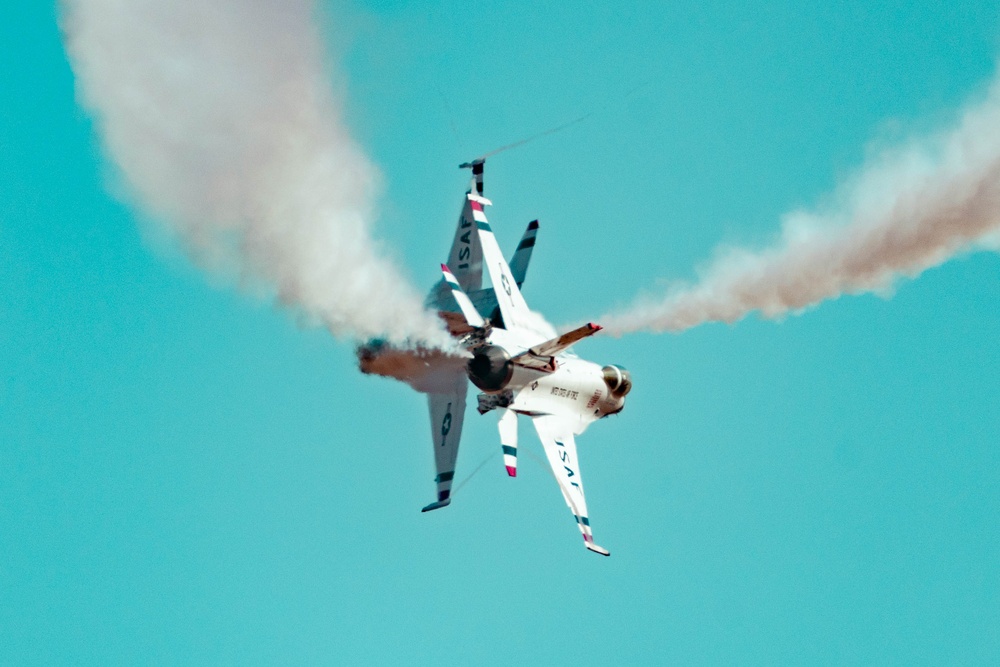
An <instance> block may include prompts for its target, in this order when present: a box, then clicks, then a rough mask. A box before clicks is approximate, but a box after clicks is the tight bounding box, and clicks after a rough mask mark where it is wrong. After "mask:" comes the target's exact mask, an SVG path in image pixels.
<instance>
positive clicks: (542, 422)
mask: <svg viewBox="0 0 1000 667" xmlns="http://www.w3.org/2000/svg"><path fill="white" fill-rule="evenodd" d="M531 422H532V423H533V424H534V425H535V430H536V431H538V438H539V439H540V440H541V441H542V447H543V448H544V449H545V456H546V458H547V459H548V460H549V465H550V466H551V467H552V474H553V476H554V477H555V478H556V482H558V483H559V490H560V491H562V494H563V499H564V500H565V501H566V504H567V505H568V506H569V509H570V511H571V512H573V516H574V517H576V523H577V526H578V527H579V528H580V532H581V533H583V542H584V545H585V546H586V547H587V548H588V549H590V550H591V551H593V552H594V553H598V554H601V555H602V556H610V555H611V552H610V551H608V550H607V549H605V548H604V547H599V546H597V545H596V544H594V535H593V533H592V531H591V529H590V518H589V516H588V515H587V500H586V498H584V495H583V480H582V478H581V476H580V461H579V459H577V456H576V440H575V439H574V438H573V429H572V427H571V425H570V424H569V423H568V422H567V420H565V419H562V418H560V417H558V416H556V415H541V416H538V417H533V418H532V420H531Z"/></svg>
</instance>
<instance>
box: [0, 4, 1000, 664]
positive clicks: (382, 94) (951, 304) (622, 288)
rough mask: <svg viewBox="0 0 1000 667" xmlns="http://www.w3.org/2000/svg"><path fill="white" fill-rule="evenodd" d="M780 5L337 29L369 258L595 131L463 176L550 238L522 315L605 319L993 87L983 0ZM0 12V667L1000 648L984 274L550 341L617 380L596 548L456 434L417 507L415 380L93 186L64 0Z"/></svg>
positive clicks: (545, 486) (586, 444) (548, 151)
mask: <svg viewBox="0 0 1000 667" xmlns="http://www.w3.org/2000/svg"><path fill="white" fill-rule="evenodd" d="M802 4H803V3H792V2H772V3H766V4H765V3H761V4H757V5H746V6H739V7H733V6H732V5H733V3H722V2H703V1H702V2H677V3H637V4H634V5H630V6H613V7H612V6H608V7H605V6H602V5H597V4H594V5H589V4H587V3H555V2H554V3H536V4H533V5H530V6H525V5H523V4H522V3H502V2H481V3H468V2H458V1H457V0H456V1H454V2H421V3H412V4H410V3H402V2H385V3H357V4H353V5H351V6H350V7H348V8H342V7H331V10H330V18H329V20H328V25H326V26H325V30H326V32H327V34H328V39H329V44H330V50H331V53H333V54H336V56H337V58H338V59H339V60H341V61H342V73H343V74H344V75H345V79H346V89H347V91H348V96H349V97H348V103H347V105H348V109H347V115H348V119H349V124H350V126H351V127H352V129H353V131H354V134H355V136H356V138H357V139H358V141H359V142H360V143H361V144H362V145H363V146H364V147H365V148H366V150H367V151H368V153H369V155H371V157H372V158H373V160H374V161H375V162H376V163H377V164H378V165H379V166H380V168H381V169H382V172H383V176H384V195H383V197H382V199H381V204H380V206H381V215H380V219H379V224H378V236H379V238H380V239H382V240H383V241H384V242H385V245H386V247H387V248H389V249H391V251H392V253H393V254H394V255H395V256H397V257H398V258H399V260H400V261H401V263H402V264H403V265H404V266H405V267H406V271H407V273H408V274H409V275H410V276H411V277H412V280H413V281H414V283H415V284H417V285H420V286H421V287H423V286H429V285H430V284H431V283H432V282H434V281H435V280H436V279H437V277H438V273H437V270H438V265H439V263H440V262H441V261H443V260H444V259H445V254H446V251H447V246H448V243H449V242H450V237H451V234H452V232H453V228H454V221H455V219H456V216H457V214H458V210H459V205H460V198H461V195H462V193H463V192H464V188H465V185H466V178H467V174H465V173H463V172H459V170H457V169H456V168H455V167H456V165H457V164H458V163H459V162H461V161H463V160H466V159H469V158H471V157H474V156H475V155H477V154H480V153H483V152H485V151H487V150H489V149H492V148H495V147H497V146H500V145H503V144H506V143H509V142H511V141H514V140H516V139H519V138H522V137H524V136H527V135H531V134H533V133H535V132H538V131H541V130H544V129H546V128H547V127H550V126H553V125H557V124H559V123H562V122H565V121H568V120H571V119H573V118H576V117H578V116H580V115H583V114H585V113H591V112H592V113H593V115H592V116H591V117H590V118H589V119H588V120H587V121H585V122H583V123H580V124H577V125H575V126H573V127H572V128H569V129H566V130H564V131H563V132H561V133H558V134H555V135H552V136H549V137H545V138H542V139H538V140H537V141H535V142H533V143H531V144H529V145H527V146H524V147H523V148H519V149H517V150H514V151H510V152H508V153H505V154H503V155H501V156H498V157H497V158H495V159H493V160H491V161H490V162H489V163H488V165H487V174H486V194H487V196H489V197H490V198H491V199H492V200H493V201H494V204H495V205H494V207H493V209H492V210H491V212H490V214H491V222H492V223H493V228H494V229H495V230H497V234H498V237H499V239H500V242H501V245H502V246H503V247H504V248H505V249H507V250H508V251H509V250H510V249H511V248H512V247H513V245H514V244H515V243H516V240H517V238H518V237H519V236H520V234H521V232H522V231H523V228H524V225H525V224H526V223H527V222H528V221H529V220H531V219H532V218H535V217H537V218H539V219H540V220H541V230H540V234H539V240H538V245H537V246H536V248H535V255H534V258H533V260H532V266H531V269H530V270H529V274H528V282H527V283H526V286H525V290H524V291H525V296H526V298H527V299H528V302H529V303H530V304H531V305H532V306H533V307H534V308H537V309H539V310H541V311H542V312H543V313H545V314H546V315H547V316H548V318H549V319H550V320H552V321H554V322H566V321H571V320H577V319H579V318H590V317H597V316H599V315H600V314H601V313H603V312H606V311H607V310H609V309H611V308H613V307H615V306H617V305H622V304H624V303H627V302H628V301H629V300H630V298H631V297H632V296H633V295H634V294H635V293H636V292H638V291H640V290H642V289H647V288H651V287H654V286H655V285H657V284H658V283H657V281H658V280H661V279H665V278H682V279H684V278H692V277H693V276H694V271H695V268H696V267H697V266H699V265H700V264H702V263H703V262H704V261H705V260H707V259H708V258H709V257H711V255H712V250H713V248H714V247H715V246H716V245H717V244H719V243H721V242H726V243H740V244H747V245H749V246H751V247H760V246H762V245H763V244H766V243H767V242H768V240H769V239H770V238H772V236H773V235H774V234H775V233H776V231H777V230H778V226H779V220H780V216H781V214H782V213H783V212H786V211H788V210H791V209H793V208H795V207H800V206H810V205H812V204H815V203H816V202H817V201H819V200H821V199H822V197H823V196H824V195H825V194H827V193H829V192H830V191H831V190H832V189H833V188H834V187H835V186H836V185H837V184H838V183H840V182H842V181H843V180H844V179H845V178H846V177H847V176H849V175H850V174H851V172H852V171H853V170H854V169H855V168H856V167H858V166H859V165H860V164H862V163H863V161H864V158H865V156H866V155H867V154H869V153H870V152H871V151H872V150H873V148H872V147H873V146H878V145H882V144H885V143H886V142H891V141H892V140H893V139H894V138H897V137H899V136H906V135H907V134H909V133H910V132H911V131H918V130H920V129H925V128H929V127H936V126H939V125H941V124H943V123H947V122H948V120H949V118H951V117H952V115H953V114H954V112H955V111H956V110H957V109H958V108H960V106H961V105H962V103H963V101H964V100H966V99H969V98H970V96H975V95H976V94H977V93H979V92H981V91H982V90H983V89H984V87H985V86H986V85H987V83H988V82H989V81H990V79H991V78H992V76H993V74H994V70H995V66H996V56H997V54H998V53H1000V48H998V47H1000V9H998V8H997V6H996V5H995V3H991V2H986V1H981V2H979V1H959V2H952V3H940V2H930V1H924V0H920V1H915V0H908V1H906V2H903V1H896V2H882V3H870V2H860V1H858V2H841V3H826V4H824V3H819V4H821V5H823V6H819V7H812V6H808V7H802V6H801V5H802ZM4 9H5V11H4V19H5V20H4V21H2V22H0V25H2V27H0V84H2V85H0V628H2V632H0V663H3V664H39V665H41V664H45V665H48V664H73V665H83V664H95V665H107V664H211V665H215V664H241V665H242V664H364V663H389V662H393V663H399V664H428V663H435V664H463V665H467V664H516V663H528V664H532V663H535V664H579V663H580V662H581V661H587V662H592V663H601V662H606V663H613V664H622V663H623V664H647V663H652V664H684V665H692V664H708V665H714V664H739V665H744V664H759V665H771V664H822V665H828V664H845V665H871V664H899V665H914V664H928V665H940V664H996V663H997V662H1000V634H998V633H997V631H996V630H997V627H998V626H1000V578H998V576H997V573H998V572H1000V528H998V523H997V518H998V516H1000V444H998V443H1000V375H998V373H997V371H998V369H1000V347H998V341H1000V257H998V256H997V255H996V254H993V253H979V254H973V255H969V256H966V257H963V258H960V259H958V260H956V261H952V262H950V263H947V264H945V265H943V266H941V267H940V268H937V269H933V270H931V271H928V272H927V273H926V274H925V275H923V276H921V277H920V278H919V279H917V280H915V281H912V282H904V283H902V284H900V285H899V287H898V289H897V291H896V294H895V295H894V296H893V297H892V298H891V299H884V298H881V297H877V296H861V297H844V298H841V299H838V300H836V301H833V302H828V303H825V304H823V305H821V306H820V307H818V308H816V309H814V310H811V311H809V312H807V313H805V314H803V315H801V316H797V317H791V318H788V319H786V320H785V321H782V322H778V323H775V322H770V321H763V320H760V319H757V318H756V317H751V318H749V319H747V320H746V321H743V322H740V323H738V324H736V325H734V326H726V325H707V326H703V327H700V328H697V329H694V330H692V331H689V332H687V333H684V334H682V335H676V336H675V335H663V336H651V335H645V334H643V335H634V336H630V337H627V338H623V339H617V340H616V339H613V338H600V337H598V338H596V339H594V340H591V341H587V342H586V343H582V344H581V345H579V346H578V348H577V351H578V352H579V353H580V354H582V355H583V356H585V357H587V358H590V359H593V360H595V361H598V362H601V363H612V362H614V363H620V364H622V365H624V366H626V367H628V368H629V369H631V370H632V372H633V378H634V382H635V389H634V391H633V392H632V394H631V395H630V396H629V400H628V404H627V406H626V409H625V411H624V412H623V413H622V415H621V416H619V417H615V418H610V419H607V420H604V421H603V422H600V423H598V424H595V425H594V426H593V427H592V428H591V429H590V430H589V431H588V432H587V433H586V434H585V435H584V436H582V437H581V438H580V440H579V446H580V456H581V459H582V467H583V471H584V472H583V475H584V477H585V479H586V484H587V497H588V503H589V505H590V516H591V520H592V522H593V526H594V532H595V536H596V537H597V541H598V543H600V544H602V545H604V546H606V547H608V548H609V549H610V550H611V551H612V553H613V555H612V557H611V558H610V559H603V558H597V557H596V556H594V555H592V554H590V553H588V552H587V551H586V550H584V549H583V548H582V547H581V544H580V539H579V536H578V533H577V531H576V528H575V526H574V525H573V522H572V519H571V517H570V516H569V513H568V512H567V511H566V508H565V505H564V504H563V502H562V499H561V498H560V497H559V493H558V491H557V489H556V486H555V484H554V483H553V482H552V480H551V478H550V477H549V474H548V472H547V471H546V470H545V469H543V468H542V467H541V465H540V464H538V463H537V462H536V461H535V460H534V459H532V458H530V457H528V456H525V460H524V461H523V463H522V466H521V470H522V472H521V474H520V476H519V477H518V478H517V479H515V480H510V479H508V478H507V476H506V474H505V473H504V470H503V464H502V460H501V457H500V446H499V441H498V436H497V435H496V425H495V420H494V419H493V418H492V417H490V416H487V417H482V418H480V417H479V416H478V415H476V414H475V413H474V412H473V411H471V410H470V412H469V413H468V414H467V417H466V424H465V434H464V438H463V445H462V451H461V452H460V456H459V471H458V473H457V475H456V479H458V480H465V479H466V478H467V477H468V475H469V473H471V472H472V471H473V469H475V468H476V466H478V465H479V464H480V463H481V462H483V461H484V460H486V459H488V457H491V456H492V458H490V459H489V460H488V461H487V463H486V465H485V467H483V468H482V470H481V471H480V472H479V473H478V474H476V475H475V476H474V477H473V478H472V479H471V480H469V481H468V483H467V484H464V485H461V486H459V487H458V490H457V492H456V494H455V502H454V503H453V504H452V505H451V506H450V507H449V508H448V509H447V510H444V511H440V512H434V513H430V514H423V515H422V514H421V513H420V511H419V510H420V508H421V507H422V506H423V505H425V504H427V503H428V502H430V501H431V500H433V492H434V486H433V483H432V478H433V475H434V473H433V470H432V468H433V466H432V458H431V449H430V444H429V427H428V424H427V415H426V407H425V401H424V398H423V397H422V396H419V395H417V394H415V393H413V392H412V391H410V390H409V389H408V388H407V387H405V386H403V385H399V384H395V383H392V382H390V381H388V380H384V379H378V378H371V377H365V376H362V375H360V374H359V373H358V372H357V370H356V364H355V360H354V353H353V346H352V344H351V343H350V341H337V340H334V339H332V338H331V337H330V336H329V335H328V334H326V333H325V332H323V331H321V330H303V329H301V328H300V327H299V326H298V325H297V324H296V323H295V320H294V318H293V317H291V316H290V315H289V314H288V313H287V312H283V311H280V310H278V309H275V308H273V307H271V306H270V305H268V304H267V303H262V302H261V301H259V300H255V299H254V298H252V297H249V296H246V295H243V294H240V293H239V292H237V291H235V290H233V289H230V288H229V287H227V286H226V285H225V284H224V283H223V282H221V281H219V280H217V279H206V277H205V276H204V275H203V274H202V273H201V272H200V271H198V270H197V269H195V268H194V267H192V266H191V265H190V264H189V263H188V262H187V261H186V260H185V259H184V258H183V256H182V255H180V254H179V253H178V252H176V251H175V250H172V249H171V248H170V247H169V246H167V245H166V244H164V243H163V242H162V241H158V240H156V239H157V238H158V237H157V236H156V235H155V234H154V233H150V231H149V228H148V225H147V223H144V222H142V221H141V220H140V219H139V217H138V216H137V215H136V214H135V213H134V212H133V211H131V210H129V209H128V208H127V207H126V206H124V205H123V204H121V203H120V202H119V201H118V200H117V199H116V198H115V197H114V196H112V195H111V194H109V193H108V191H107V188H106V187H105V178H104V175H103V174H104V173H105V170H104V167H103V166H102V160H101V157H100V154H99V151H98V150H97V148H96V145H97V144H96V138H95V135H94V133H93V128H92V126H91V124H90V122H89V120H88V118H87V117H86V115H85V114H84V113H83V112H82V111H81V110H80V109H79V107H78V106H77V105H76V103H75V101H74V90H73V85H74V84H73V77H72V73H71V71H70V69H69V66H68V64H67V61H66V57H65V55H64V53H63V50H62V45H61V43H60V37H59V31H58V28H57V25H56V20H55V10H54V8H53V7H51V6H46V5H45V4H44V3H7V5H6V6H5V7H4ZM998 131H1000V128H998ZM331 289H334V287H333V286H331ZM521 426H522V429H521V438H522V442H523V446H524V448H525V449H527V450H528V451H529V452H532V453H534V454H535V455H536V456H540V455H541V447H540V445H538V443H537V442H536V441H535V439H534V437H533V434H532V433H530V431H529V428H528V427H527V426H526V425H524V424H522V425H521ZM459 484H462V482H459Z"/></svg>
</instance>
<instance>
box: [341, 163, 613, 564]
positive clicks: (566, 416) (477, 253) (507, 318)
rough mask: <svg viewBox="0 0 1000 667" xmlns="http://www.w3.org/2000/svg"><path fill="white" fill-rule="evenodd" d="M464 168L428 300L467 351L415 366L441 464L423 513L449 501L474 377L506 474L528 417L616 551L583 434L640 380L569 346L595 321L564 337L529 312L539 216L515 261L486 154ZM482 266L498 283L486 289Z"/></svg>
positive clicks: (572, 501)
mask: <svg viewBox="0 0 1000 667" xmlns="http://www.w3.org/2000/svg"><path fill="white" fill-rule="evenodd" d="M461 167H463V168H469V169H471V170H472V180H471V183H470V186H469V189H468V191H467V192H466V193H465V198H464V200H463V203H462V212H461V215H460V216H459V219H458V226H457V229H456V230H455V237H454V240H453V242H452V246H451V251H450V253H449V254H448V262H447V264H442V265H441V272H442V278H441V280H440V281H439V282H438V283H437V284H436V285H435V286H434V288H432V289H431V291H430V294H429V295H428V297H427V306H428V307H429V308H432V309H434V310H437V311H438V313H440V315H441V317H442V318H443V319H444V320H445V322H446V323H447V325H448V329H449V331H450V332H451V334H452V336H454V337H455V339H456V341H457V343H458V346H459V347H460V348H461V349H462V350H464V356H463V357H457V356H455V355H450V356H449V355H445V354H438V355H431V356H430V357H426V356H425V357H423V358H419V359H414V360H411V363H412V364H413V365H414V368H419V369H420V372H416V371H414V372H412V373H411V374H410V375H411V378H410V382H411V384H412V385H413V386H414V387H415V388H417V389H418V390H421V391H425V392H426V393H427V394H428V403H429V407H430V418H431V436H432V439H433V444H434V463H435V467H436V472H437V475H436V476H435V478H434V481H435V483H436V484H437V500H436V501H435V502H432V503H431V504H429V505H427V506H426V507H424V508H423V511H424V512H428V511H431V510H436V509H441V508H443V507H447V506H448V505H449V504H450V503H451V500H452V497H451V487H452V482H453V480H454V478H455V462H456V460H457V457H458V445H459V442H460V439H461V435H462V423H463V421H464V416H465V406H466V396H467V392H468V385H469V382H470V381H471V382H472V384H473V385H474V386H475V387H476V388H478V389H479V391H480V393H479V394H478V396H477V403H478V405H477V408H478V412H479V413H480V414H486V413H488V412H495V413H496V414H497V417H498V427H499V432H500V443H501V447H502V449H503V459H504V466H505V467H506V470H507V474H508V475H509V476H510V477H516V476H517V461H518V457H517V452H518V449H517V419H518V416H523V417H527V418H529V419H530V420H531V423H532V425H533V426H534V427H535V430H536V432H537V433H538V438H539V439H540V440H541V442H542V447H543V449H544V450H545V455H546V458H547V459H548V462H549V465H550V466H551V468H552V474H553V476H554V477H555V479H556V482H557V483H558V485H559V490H560V491H561V493H562V496H563V499H564V500H565V501H566V504H567V506H569V509H570V511H571V512H572V513H573V517H574V518H575V520H576V523H577V526H578V527H579V529H580V532H581V534H582V535H583V540H584V545H585V546H586V547H587V549H589V550H590V551H593V552H594V553H598V554H601V555H603V556H608V555H610V552H609V551H608V550H607V549H605V548H603V547H600V546H598V545H597V544H595V542H594V537H593V530H592V528H591V522H590V515H589V513H588V511H587V501H586V498H585V496H584V491H583V478H582V474H581V470H580V461H579V458H578V456H577V449H576V439H575V437H576V436H578V435H580V434H582V433H583V432H584V431H585V430H586V429H587V427H588V426H590V424H592V423H593V422H595V421H597V420H598V419H601V418H603V417H607V416H608V415H613V414H616V413H618V412H621V410H622V409H623V408H624V406H625V396H626V394H628V393H629V391H630V390H631V388H632V380H631V377H630V375H629V372H628V371H627V370H625V369H624V368H622V367H621V366H616V365H606V366H601V365H599V364H595V363H593V362H590V361H585V360H583V359H581V358H579V357H578V356H576V355H575V354H573V353H572V352H571V351H570V349H569V348H570V346H571V345H573V344H574V343H576V342H578V341H580V340H582V339H584V338H586V337H588V336H592V335H593V334H595V333H597V332H598V331H600V330H601V327H600V326H598V325H597V324H593V323H589V324H586V325H584V326H581V327H579V328H576V329H573V330H572V331H569V332H566V333H564V334H562V335H558V336H557V335H555V332H554V331H553V330H552V329H551V327H550V326H549V325H548V324H547V323H546V322H545V321H544V320H543V319H542V318H541V317H540V316H538V315H537V314H536V313H534V312H532V311H531V310H529V308H528V304H527V303H526V302H525V300H524V297H523V296H522V294H521V286H522V284H523V283H524V279H525V275H526V273H527V268H528V264H529V261H530V259H531V252H532V249H533V247H534V245H535V238H536V235H537V233H538V221H537V220H536V221H532V222H531V223H530V224H529V225H528V228H527V230H526V231H525V233H524V236H523V237H522V239H521V242H520V243H519V244H518V246H517V250H516V252H515V253H514V256H513V258H512V260H511V262H510V264H508V263H507V261H506V260H505V259H504V257H503V254H502V253H501V251H500V247H499V245H498V244H497V240H496V237H494V235H493V230H492V229H491V227H490V223H489V221H488V220H487V218H486V213H485V207H487V206H490V205H491V204H492V202H490V200H488V199H486V198H485V197H484V196H483V167H484V160H483V159H478V160H474V161H473V162H469V163H465V164H463V165H461ZM484 268H485V270H486V274H487V276H488V278H489V280H490V283H491V285H492V287H485V288H484V287H483V269H484ZM484 315H485V317H484ZM403 356H405V355H403ZM359 358H360V364H361V370H362V371H364V372H374V373H382V370H380V364H386V363H392V364H395V365H397V366H398V365H399V364H400V363H401V362H400V359H401V358H402V357H401V356H400V355H398V354H396V355H395V358H393V352H392V351H391V350H387V349H385V348H384V347H382V346H379V345H377V344H376V345H368V346H366V347H363V348H361V349H360V350H359ZM388 359H393V360H392V361H387V360H388ZM456 359H458V360H459V361H457V362H456ZM397 376H398V375H397Z"/></svg>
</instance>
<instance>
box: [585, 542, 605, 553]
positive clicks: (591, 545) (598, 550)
mask: <svg viewBox="0 0 1000 667" xmlns="http://www.w3.org/2000/svg"><path fill="white" fill-rule="evenodd" d="M586 544H587V549H588V550H589V551H593V552H594V553H595V554H600V555H602V556H610V555H611V552H610V551H608V550H607V549H605V548H604V547H600V546H597V545H596V544H594V543H593V542H587V543H586Z"/></svg>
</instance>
